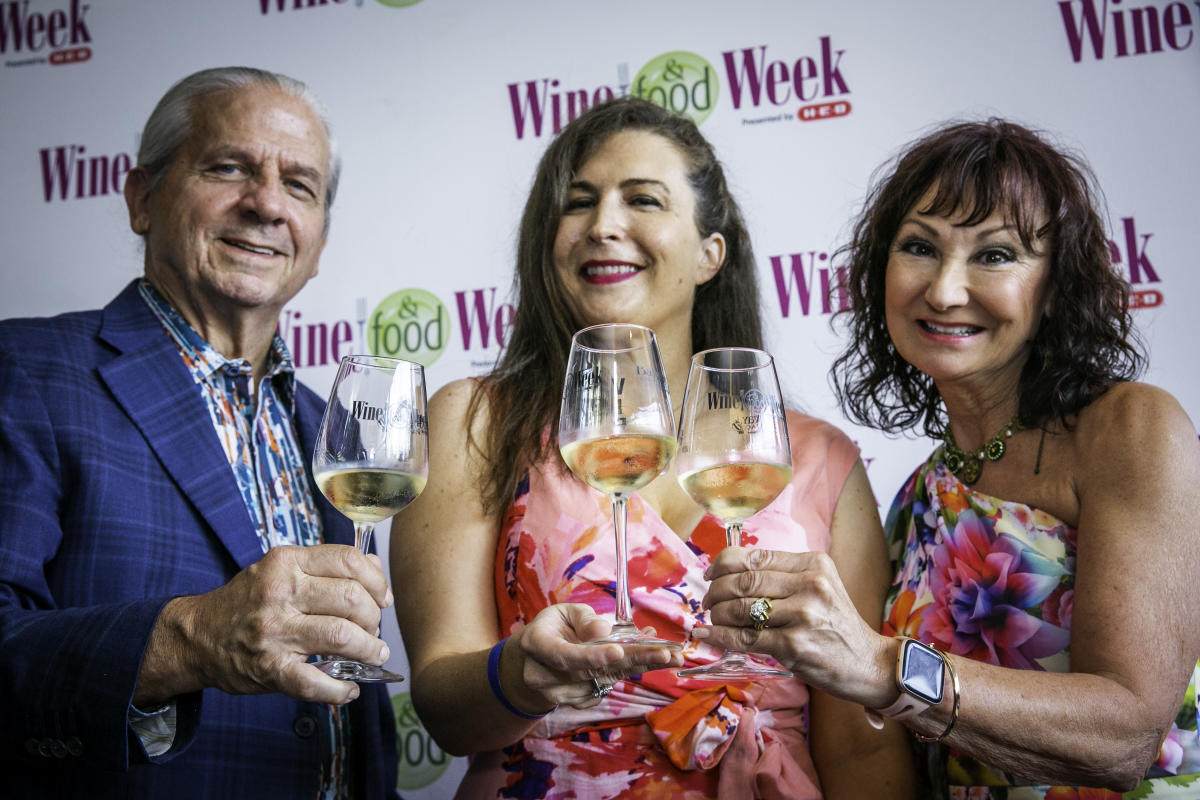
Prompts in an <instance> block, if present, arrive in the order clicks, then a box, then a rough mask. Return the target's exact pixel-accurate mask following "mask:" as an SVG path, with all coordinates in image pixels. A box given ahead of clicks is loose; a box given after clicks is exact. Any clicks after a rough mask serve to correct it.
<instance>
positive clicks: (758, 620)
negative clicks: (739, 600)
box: [750, 597, 771, 631]
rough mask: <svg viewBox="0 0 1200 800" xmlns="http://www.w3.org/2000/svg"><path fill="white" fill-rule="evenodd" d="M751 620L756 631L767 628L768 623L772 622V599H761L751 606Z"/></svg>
mask: <svg viewBox="0 0 1200 800" xmlns="http://www.w3.org/2000/svg"><path fill="white" fill-rule="evenodd" d="M750 620H751V621H752V622H753V623H754V630H756V631H761V630H762V629H763V628H765V627H767V623H768V622H770V621H771V600H770V598H767V597H760V598H758V599H757V600H755V601H754V602H753V603H751V604H750Z"/></svg>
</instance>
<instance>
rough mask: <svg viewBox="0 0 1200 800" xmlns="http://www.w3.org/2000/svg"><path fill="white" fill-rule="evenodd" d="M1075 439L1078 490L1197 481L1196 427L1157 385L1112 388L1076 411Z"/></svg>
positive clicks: (1198, 445) (1199, 450)
mask: <svg viewBox="0 0 1200 800" xmlns="http://www.w3.org/2000/svg"><path fill="white" fill-rule="evenodd" d="M1073 438H1074V440H1075V443H1074V449H1075V459H1074V460H1075V464H1076V469H1077V470H1078V477H1079V479H1080V481H1079V482H1080V489H1085V488H1086V484H1087V483H1093V484H1097V483H1098V484H1099V485H1101V486H1105V487H1107V488H1112V486H1113V485H1114V484H1120V485H1122V486H1123V487H1124V488H1125V490H1126V491H1131V490H1135V488H1136V487H1142V489H1144V488H1145V487H1146V485H1147V484H1148V483H1152V482H1153V483H1157V484H1159V485H1160V487H1163V486H1165V485H1166V484H1177V483H1182V484H1190V485H1191V486H1192V487H1193V488H1194V487H1195V485H1196V484H1197V482H1200V442H1198V441H1197V438H1196V428H1195V426H1194V424H1193V423H1192V420H1191V419H1190V418H1189V417H1188V415H1187V412H1185V411H1184V409H1183V406H1181V405H1180V403H1179V401H1178V400H1176V399H1175V398H1174V397H1173V396H1172V395H1171V394H1170V393H1169V392H1167V391H1164V390H1163V389H1160V388H1158V387H1156V386H1151V385H1150V384H1147V383H1138V382H1128V383H1121V384H1117V385H1116V386H1113V387H1112V388H1111V389H1109V390H1108V391H1106V392H1105V393H1104V394H1103V395H1101V396H1100V397H1098V398H1097V399H1096V400H1094V401H1093V402H1092V403H1091V404H1089V405H1088V406H1087V407H1086V408H1084V409H1083V411H1081V412H1080V414H1079V418H1078V422H1077V427H1076V430H1075V431H1074V437H1073ZM1165 465H1170V467H1171V468H1170V469H1169V470H1168V469H1165V468H1164V467H1165ZM1106 490H1107V489H1106Z"/></svg>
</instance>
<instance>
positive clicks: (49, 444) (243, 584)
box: [0, 68, 396, 800]
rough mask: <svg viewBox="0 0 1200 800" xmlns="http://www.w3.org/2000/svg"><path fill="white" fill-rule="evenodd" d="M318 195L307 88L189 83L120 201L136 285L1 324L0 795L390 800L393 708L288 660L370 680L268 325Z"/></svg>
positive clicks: (175, 93)
mask: <svg viewBox="0 0 1200 800" xmlns="http://www.w3.org/2000/svg"><path fill="white" fill-rule="evenodd" d="M337 176H338V159H337V156H336V152H335V148H334V145H333V142H332V140H331V137H330V131H329V126H328V124H327V123H326V122H325V120H324V117H323V115H322V111H321V110H320V106H319V105H318V104H317V102H316V100H315V98H314V97H313V96H312V95H311V94H310V93H309V91H308V89H307V88H306V87H305V86H304V85H303V84H301V83H299V82H298V81H295V80H292V79H290V78H287V77H285V76H281V75H276V74H272V73H267V72H262V71H258V70H250V69H244V68H225V69H217V70H206V71H204V72H200V73H196V74H194V75H191V76H189V77H187V78H185V79H184V80H182V81H180V82H179V83H178V84H176V85H175V86H174V87H172V88H171V90H170V91H168V93H167V94H166V95H165V96H164V97H163V99H162V100H161V101H160V102H159V104H158V106H157V107H156V108H155V110H154V112H153V113H152V115H151V117H150V119H149V120H148V122H147V123H146V128H145V131H144V132H143V137H142V143H141V150H140V152H139V154H138V166H137V168H136V169H134V170H133V171H132V172H130V174H129V176H128V179H127V181H126V186H125V198H126V202H127V205H128V207H129V219H130V224H131V226H132V228H133V230H134V232H136V233H137V234H139V235H141V236H142V237H143V238H144V240H145V275H144V277H143V278H141V279H139V280H136V281H134V282H133V283H131V284H130V285H129V286H128V287H127V288H126V289H125V290H124V291H123V292H121V294H120V295H118V296H117V298H116V299H115V300H113V301H112V302H111V303H110V304H109V305H108V306H106V307H105V308H104V309H102V310H99V311H90V312H82V313H74V314H65V315H62V316H59V317H55V318H51V319H24V320H8V321H5V322H2V323H0V486H3V487H4V491H3V492H0V736H2V737H3V738H2V740H0V786H2V787H3V791H0V794H3V795H4V796H5V797H14V796H16V797H39V798H41V797H55V798H59V797H76V796H79V797H85V796H86V797H110V796H111V797H155V798H164V797H165V798H171V799H172V800H179V799H180V798H186V797H204V798H210V797H243V796H245V797H250V796H253V797H260V798H272V800H274V798H284V797H329V798H334V797H355V798H373V797H387V796H392V795H394V786H395V765H396V759H395V752H394V739H395V728H394V722H393V720H392V716H391V713H390V706H389V704H388V702H387V695H386V692H385V691H384V690H383V689H382V688H380V687H379V686H377V685H376V686H371V685H363V686H362V687H360V686H358V685H356V684H354V683H348V682H343V681H339V680H335V679H334V678H331V677H329V676H327V675H325V674H324V673H322V672H321V671H320V670H318V669H317V668H316V667H314V666H313V665H312V664H311V663H309V661H308V657H309V655H310V654H313V653H327V654H334V653H336V654H341V655H345V656H348V657H350V658H354V659H358V660H361V661H365V662H368V663H372V664H381V663H383V661H385V660H386V659H387V657H388V655H389V654H388V651H387V646H386V645H385V644H384V643H383V641H382V640H380V639H379V638H378V636H377V631H378V625H379V619H380V610H381V609H382V608H384V607H386V606H388V605H389V604H390V603H391V602H392V597H391V593H390V591H389V589H388V586H387V582H386V579H385V577H384V575H383V573H382V571H381V569H380V564H379V561H378V559H376V558H375V557H374V556H371V557H367V556H364V555H361V554H360V553H358V552H357V551H356V550H355V549H354V548H352V547H347V546H345V545H346V544H350V543H352V541H353V533H352V531H351V530H350V526H349V523H348V522H347V521H346V520H345V519H344V518H342V517H341V515H339V514H338V513H337V512H336V511H334V510H333V509H332V507H331V506H329V504H328V503H327V502H326V501H325V500H324V498H322V497H321V496H320V493H319V492H318V491H316V489H315V488H314V485H313V481H312V476H311V474H310V472H309V467H308V464H309V463H310V460H311V454H312V448H313V443H314V441H315V438H316V430H317V426H318V424H319V422H320V418H321V412H322V401H321V399H320V398H319V397H317V396H316V395H314V394H313V393H312V392H311V391H310V390H309V389H307V388H306V387H304V386H302V385H301V384H299V383H298V382H296V380H295V378H294V376H293V371H292V364H291V360H290V357H289V355H288V352H287V348H286V347H285V345H284V343H283V341H282V340H281V339H280V338H279V337H278V336H276V333H275V329H276V322H277V320H278V316H279V312H280V310H281V309H282V308H283V306H284V304H285V303H287V302H288V301H289V300H290V299H291V298H292V297H293V296H295V294H296V292H298V291H299V290H300V288H301V287H303V286H304V284H305V283H306V282H307V281H308V280H309V279H310V278H311V277H313V276H314V275H315V274H316V273H317V261H318V258H319V257H320V254H321V250H322V248H323V247H324V245H325V236H326V231H327V228H328V222H329V206H330V204H331V202H332V200H333V197H334V194H335V190H336V185H337ZM285 545H300V546H285ZM360 692H361V697H360Z"/></svg>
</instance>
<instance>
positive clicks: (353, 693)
mask: <svg viewBox="0 0 1200 800" xmlns="http://www.w3.org/2000/svg"><path fill="white" fill-rule="evenodd" d="M358 693H359V688H358V684H357V683H352V684H350V691H348V692H346V702H347V703H353V702H354V701H355V700H357V699H358Z"/></svg>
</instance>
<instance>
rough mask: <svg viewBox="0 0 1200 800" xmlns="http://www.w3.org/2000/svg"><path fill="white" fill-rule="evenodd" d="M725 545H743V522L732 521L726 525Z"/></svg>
mask: <svg viewBox="0 0 1200 800" xmlns="http://www.w3.org/2000/svg"><path fill="white" fill-rule="evenodd" d="M725 546H726V547H741V546H742V523H740V522H730V523H728V524H727V525H726V526H725Z"/></svg>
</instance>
